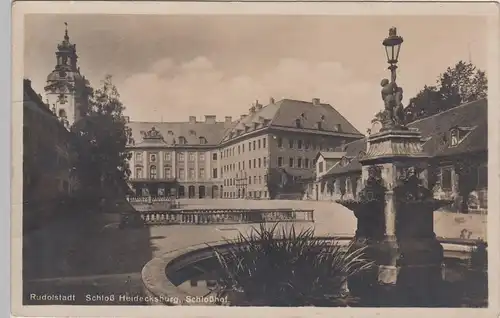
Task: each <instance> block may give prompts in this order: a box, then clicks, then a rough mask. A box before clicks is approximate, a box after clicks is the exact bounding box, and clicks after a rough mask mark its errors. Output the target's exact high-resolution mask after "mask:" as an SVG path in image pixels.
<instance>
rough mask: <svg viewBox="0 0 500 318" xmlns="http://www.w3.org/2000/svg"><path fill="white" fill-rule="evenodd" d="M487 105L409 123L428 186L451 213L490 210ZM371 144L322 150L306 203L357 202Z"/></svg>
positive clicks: (474, 104) (359, 142)
mask: <svg viewBox="0 0 500 318" xmlns="http://www.w3.org/2000/svg"><path fill="white" fill-rule="evenodd" d="M487 104H488V103H487V100H486V99H482V100H478V101H475V102H471V103H467V104H464V105H461V106H458V107H455V108H452V109H450V110H447V111H444V112H442V113H439V114H436V115H433V116H429V117H427V118H424V119H420V120H417V121H414V122H412V123H410V124H409V125H408V127H409V128H410V129H418V130H419V131H420V132H421V133H422V136H423V142H424V145H423V148H424V151H425V152H426V153H427V154H428V155H429V161H428V166H429V167H428V173H427V176H428V177H427V179H428V180H427V183H428V187H429V188H430V189H432V190H433V192H434V196H435V197H436V198H441V199H453V200H454V201H455V204H454V206H453V208H452V209H453V210H460V211H464V210H468V211H474V212H480V213H484V212H486V211H487V208H488V115H487V114H488V105H487ZM368 146H369V145H368V144H367V139H366V138H363V139H359V140H356V141H354V142H351V143H348V144H346V145H345V146H344V148H343V149H339V151H337V152H319V153H318V157H317V160H318V164H317V166H316V180H315V181H314V182H311V183H310V184H309V186H308V188H307V192H306V195H305V199H310V200H337V199H341V198H356V197H357V194H358V192H359V190H361V188H362V184H361V164H360V163H359V161H358V158H360V156H363V155H364V154H365V153H366V151H367V147H368ZM464 197H465V200H464ZM463 203H466V206H463Z"/></svg>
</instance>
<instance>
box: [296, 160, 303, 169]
mask: <svg viewBox="0 0 500 318" xmlns="http://www.w3.org/2000/svg"><path fill="white" fill-rule="evenodd" d="M297 168H302V158H298V159H297Z"/></svg>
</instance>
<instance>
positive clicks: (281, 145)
mask: <svg viewBox="0 0 500 318" xmlns="http://www.w3.org/2000/svg"><path fill="white" fill-rule="evenodd" d="M277 142H278V147H279V148H283V138H281V137H278V141H277Z"/></svg>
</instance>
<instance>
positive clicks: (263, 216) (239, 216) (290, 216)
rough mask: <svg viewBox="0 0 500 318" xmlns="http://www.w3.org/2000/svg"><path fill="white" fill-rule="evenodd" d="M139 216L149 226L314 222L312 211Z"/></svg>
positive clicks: (200, 211) (219, 211) (206, 211)
mask: <svg viewBox="0 0 500 318" xmlns="http://www.w3.org/2000/svg"><path fill="white" fill-rule="evenodd" d="M140 214H141V217H142V219H143V220H144V222H145V223H146V224H149V225H155V224H238V223H262V222H277V221H280V222H314V210H298V209H183V210H182V211H142V212H140Z"/></svg>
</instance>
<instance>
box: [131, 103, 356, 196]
mask: <svg viewBox="0 0 500 318" xmlns="http://www.w3.org/2000/svg"><path fill="white" fill-rule="evenodd" d="M128 125H129V127H130V128H131V129H132V134H133V138H132V143H131V144H129V146H128V149H129V150H130V151H131V152H132V159H131V160H130V167H131V171H132V175H131V177H130V183H131V186H132V188H133V189H134V190H135V193H136V194H137V195H153V196H156V195H158V196H164V195H165V196H168V195H174V196H176V197H188V198H203V197H212V198H228V199H230V198H265V199H268V198H269V191H268V188H267V182H266V178H267V174H268V171H269V169H273V168H278V169H280V170H281V171H283V172H284V173H286V174H287V175H291V176H294V177H296V178H301V179H310V178H312V177H313V175H314V167H315V158H316V154H317V152H318V151H321V150H332V149H335V148H336V147H339V146H342V145H344V144H346V143H349V142H351V141H353V140H357V139H360V138H363V135H362V134H361V133H360V132H359V131H358V130H356V128H354V126H353V125H352V124H351V123H349V122H348V121H347V120H346V119H345V118H344V117H343V116H342V115H341V114H340V113H338V112H337V111H336V110H335V109H334V108H333V107H332V106H331V105H329V104H325V103H321V101H320V100H319V99H317V98H315V99H313V100H312V101H311V102H306V101H298V100H292V99H283V100H280V101H275V100H274V99H272V98H271V99H270V101H269V103H268V104H267V105H262V104H260V103H259V102H255V103H254V104H253V105H252V106H251V107H250V109H249V110H248V113H246V114H243V115H241V116H240V118H238V119H237V120H233V119H232V117H226V118H225V120H224V121H221V122H218V121H217V120H216V117H215V116H211V115H206V116H205V119H204V120H203V121H197V119H196V117H194V116H191V117H190V118H189V121H186V122H179V123H173V122H170V123H169V122H155V123H145V122H129V124H128Z"/></svg>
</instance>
